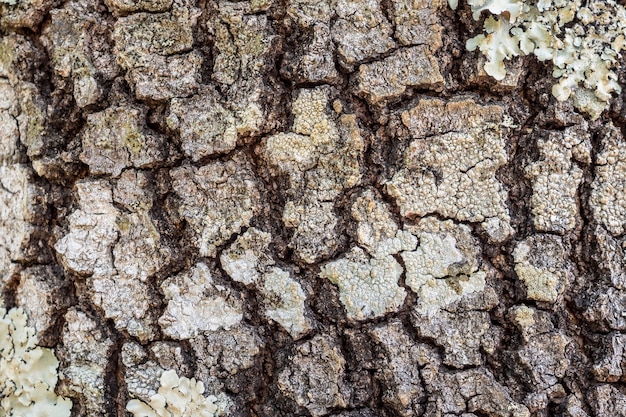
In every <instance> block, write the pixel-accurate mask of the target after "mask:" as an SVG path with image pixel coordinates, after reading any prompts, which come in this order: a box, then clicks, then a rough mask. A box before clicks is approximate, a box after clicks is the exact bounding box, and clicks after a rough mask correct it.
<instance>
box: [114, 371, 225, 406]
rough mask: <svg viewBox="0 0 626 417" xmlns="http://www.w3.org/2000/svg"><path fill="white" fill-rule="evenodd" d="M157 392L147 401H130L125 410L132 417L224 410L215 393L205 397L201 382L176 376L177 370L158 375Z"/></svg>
mask: <svg viewBox="0 0 626 417" xmlns="http://www.w3.org/2000/svg"><path fill="white" fill-rule="evenodd" d="M160 382H161V386H160V387H159V390H158V393H157V394H155V395H153V396H152V397H150V402H149V403H145V402H143V401H141V400H136V399H133V400H130V401H129V402H128V404H127V405H126V410H128V411H130V412H131V413H132V414H133V415H134V416H135V417H216V416H221V415H222V414H223V413H224V411H225V410H224V408H223V405H222V404H220V403H219V402H218V398H217V397H216V396H214V395H209V396H208V397H205V396H204V395H203V394H204V384H203V383H202V382H201V381H196V380H195V379H194V378H191V379H189V378H186V377H179V376H178V375H177V374H176V371H174V370H170V371H165V372H163V374H161V378H160Z"/></svg>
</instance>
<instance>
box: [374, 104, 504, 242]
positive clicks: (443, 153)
mask: <svg viewBox="0 0 626 417" xmlns="http://www.w3.org/2000/svg"><path fill="white" fill-rule="evenodd" d="M400 117H401V120H402V123H403V124H404V125H405V126H406V127H407V128H408V129H409V133H410V137H411V139H413V140H412V141H411V142H410V144H409V146H408V148H407V149H406V151H405V152H404V158H403V161H402V163H401V165H400V169H399V170H398V171H397V172H396V174H395V175H394V176H393V177H392V178H391V180H389V181H388V182H387V183H386V188H387V191H388V193H389V194H390V195H391V196H392V197H393V198H395V200H396V203H397V204H398V206H399V208H400V213H401V214H402V215H403V216H405V217H409V218H413V217H423V216H425V215H429V214H434V213H437V214H440V215H442V216H444V217H448V218H452V219H456V220H460V221H471V222H480V223H482V226H483V228H484V229H485V231H486V232H487V233H488V236H489V238H490V239H491V240H493V241H495V242H500V241H504V240H506V239H507V238H508V237H510V235H511V234H512V232H513V230H512V228H511V226H510V224H509V223H510V216H509V210H508V208H507V205H506V200H507V192H506V190H505V189H504V186H503V185H502V183H501V182H500V181H499V180H498V179H497V177H496V171H497V170H498V169H499V168H500V167H502V166H504V165H505V164H506V162H507V160H508V157H507V153H506V143H505V140H504V135H503V131H502V127H501V126H500V124H501V123H502V122H503V119H504V118H503V114H502V110H501V108H499V107H498V106H481V105H478V104H477V103H476V102H475V101H474V100H471V99H457V100H454V101H450V102H444V101H442V100H439V99H431V98H425V99H422V100H420V101H419V102H418V103H417V104H416V105H415V106H414V107H413V108H411V109H409V110H406V111H403V112H402V113H401V115H400Z"/></svg>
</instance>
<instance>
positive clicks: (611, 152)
mask: <svg viewBox="0 0 626 417" xmlns="http://www.w3.org/2000/svg"><path fill="white" fill-rule="evenodd" d="M601 147H602V148H601V150H600V152H598V155H597V160H596V164H597V166H596V177H595V179H594V181H593V183H592V191H591V197H590V199H589V203H590V205H591V208H592V209H593V217H594V218H595V220H596V221H597V222H599V223H600V224H602V225H603V226H604V227H605V228H606V229H607V230H608V231H609V232H611V234H613V235H615V236H617V235H621V234H623V233H624V232H625V231H626V141H625V140H624V137H623V136H622V133H621V132H620V130H619V129H618V128H617V127H615V126H613V125H612V124H609V125H608V126H607V128H606V130H605V131H604V132H603V134H602V136H601Z"/></svg>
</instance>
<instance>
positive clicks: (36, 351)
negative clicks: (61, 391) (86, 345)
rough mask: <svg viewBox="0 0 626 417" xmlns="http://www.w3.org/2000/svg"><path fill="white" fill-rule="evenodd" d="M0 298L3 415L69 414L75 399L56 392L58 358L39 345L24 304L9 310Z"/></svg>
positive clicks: (0, 405) (0, 412) (53, 416)
mask: <svg viewBox="0 0 626 417" xmlns="http://www.w3.org/2000/svg"><path fill="white" fill-rule="evenodd" d="M2 305H3V302H2V299H0V415H1V416H6V417H38V416H44V415H45V416H48V417H69V415H70V410H71V408H72V401H70V400H69V399H67V398H63V397H60V396H57V395H56V393H55V392H54V389H55V387H56V385H57V380H58V375H57V368H58V367H59V361H58V360H57V358H56V357H55V355H54V352H53V351H52V350H51V349H47V348H42V347H39V346H37V343H38V340H37V337H36V336H35V329H34V328H32V327H29V326H28V323H27V318H26V314H24V311H23V310H22V309H21V308H12V309H10V310H9V311H7V310H6V309H5V308H4V307H2Z"/></svg>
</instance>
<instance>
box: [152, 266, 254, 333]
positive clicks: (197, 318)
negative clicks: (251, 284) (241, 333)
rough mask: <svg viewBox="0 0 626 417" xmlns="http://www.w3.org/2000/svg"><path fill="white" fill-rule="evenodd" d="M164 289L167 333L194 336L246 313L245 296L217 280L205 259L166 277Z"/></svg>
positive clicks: (163, 318)
mask: <svg viewBox="0 0 626 417" xmlns="http://www.w3.org/2000/svg"><path fill="white" fill-rule="evenodd" d="M161 289H162V290H163V293H164V294H165V298H166V299H167V300H168V303H167V308H166V309H165V311H164V312H163V315H162V316H161V318H160V319H159V324H160V325H161V328H162V329H163V333H165V334H166V335H168V336H170V337H172V338H174V339H179V340H180V339H190V338H192V337H195V336H197V335H198V334H199V333H200V332H205V331H216V330H219V329H229V328H231V327H233V326H235V325H237V324H239V322H240V321H241V319H242V317H243V311H242V308H243V307H242V302H241V299H240V298H239V297H238V296H237V294H236V293H234V292H233V291H231V290H230V289H228V288H226V287H224V286H222V285H219V284H217V283H215V282H214V280H213V277H212V275H211V271H210V270H209V267H208V266H207V265H206V264H204V263H198V264H197V265H196V266H195V267H193V268H192V269H191V270H190V271H185V272H183V273H181V274H179V275H176V276H174V277H172V278H169V279H167V280H165V281H164V282H163V284H161Z"/></svg>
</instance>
